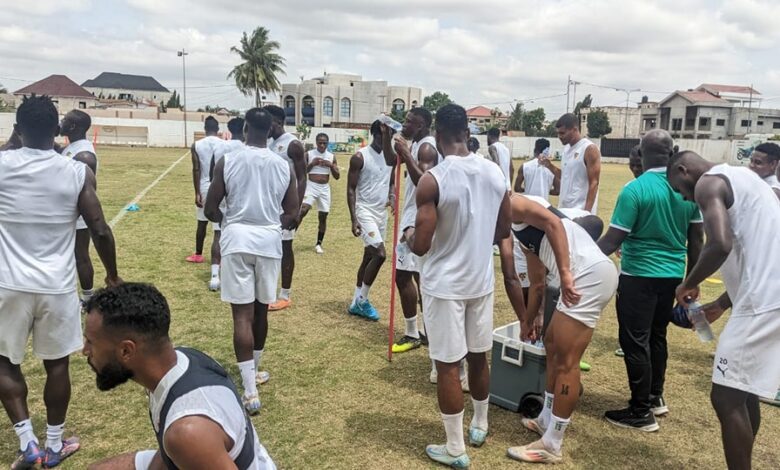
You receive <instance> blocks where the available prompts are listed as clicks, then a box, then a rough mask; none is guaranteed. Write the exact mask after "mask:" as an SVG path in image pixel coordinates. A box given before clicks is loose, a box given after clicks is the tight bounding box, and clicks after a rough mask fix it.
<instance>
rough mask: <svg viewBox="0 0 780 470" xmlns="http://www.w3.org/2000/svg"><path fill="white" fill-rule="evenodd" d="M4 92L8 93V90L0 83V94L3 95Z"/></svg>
mask: <svg viewBox="0 0 780 470" xmlns="http://www.w3.org/2000/svg"><path fill="white" fill-rule="evenodd" d="M6 93H8V90H7V89H6V88H5V87H4V86H3V85H0V95H4V94H6Z"/></svg>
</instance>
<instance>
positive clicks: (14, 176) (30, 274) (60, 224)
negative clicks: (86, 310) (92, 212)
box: [0, 147, 86, 294]
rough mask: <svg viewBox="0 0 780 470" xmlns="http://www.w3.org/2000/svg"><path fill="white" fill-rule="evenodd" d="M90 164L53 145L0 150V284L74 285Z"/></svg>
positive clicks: (46, 289) (50, 289) (43, 289)
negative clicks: (78, 233)
mask: <svg viewBox="0 0 780 470" xmlns="http://www.w3.org/2000/svg"><path fill="white" fill-rule="evenodd" d="M85 172H86V165H84V164H83V163H81V162H77V161H74V160H71V159H69V158H65V157H63V156H62V155H60V154H59V153H57V152H55V151H54V150H35V149H30V148H27V147H23V148H21V149H18V150H11V151H8V152H0V287H3V288H5V289H11V290H17V291H22V292H33V293H41V294H65V293H69V292H73V291H75V290H76V261H75V258H74V256H73V247H74V244H75V240H76V239H75V237H76V219H77V218H78V217H79V209H78V199H79V195H80V194H81V190H82V188H83V187H84V179H85Z"/></svg>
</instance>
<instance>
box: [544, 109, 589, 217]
mask: <svg viewBox="0 0 780 470" xmlns="http://www.w3.org/2000/svg"><path fill="white" fill-rule="evenodd" d="M555 128H556V129H557V131H558V139H560V141H561V143H563V145H565V147H564V148H563V157H561V168H562V169H558V168H557V167H556V166H555V165H553V164H552V163H550V162H549V161H548V162H546V166H547V168H549V169H550V171H552V172H553V173H554V174H555V176H556V177H558V178H560V180H561V196H560V198H559V199H558V208H559V209H566V208H575V209H585V210H586V211H588V212H590V213H591V214H596V212H597V211H596V209H597V208H598V199H599V177H600V175H601V152H600V151H599V148H598V147H597V146H596V145H595V144H594V143H593V142H591V141H590V140H588V139H587V138H585V137H582V135H581V134H580V128H579V121H578V119H577V116H575V115H574V114H571V113H567V114H564V115H563V116H561V117H560V118H559V119H558V121H557V122H556V123H555Z"/></svg>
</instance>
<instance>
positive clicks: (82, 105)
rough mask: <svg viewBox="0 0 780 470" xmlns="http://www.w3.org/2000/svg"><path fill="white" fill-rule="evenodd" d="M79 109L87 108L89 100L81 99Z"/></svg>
mask: <svg viewBox="0 0 780 470" xmlns="http://www.w3.org/2000/svg"><path fill="white" fill-rule="evenodd" d="M79 109H87V102H86V101H79Z"/></svg>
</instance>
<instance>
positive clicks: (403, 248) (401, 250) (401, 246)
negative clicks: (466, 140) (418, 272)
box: [395, 242, 409, 263]
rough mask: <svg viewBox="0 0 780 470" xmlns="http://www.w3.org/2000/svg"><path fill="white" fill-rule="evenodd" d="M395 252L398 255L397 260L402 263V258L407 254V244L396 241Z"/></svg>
mask: <svg viewBox="0 0 780 470" xmlns="http://www.w3.org/2000/svg"><path fill="white" fill-rule="evenodd" d="M395 252H396V254H397V255H398V262H399V263H403V262H404V258H406V255H408V254H409V245H408V244H407V243H406V242H403V243H398V245H396V247H395Z"/></svg>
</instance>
